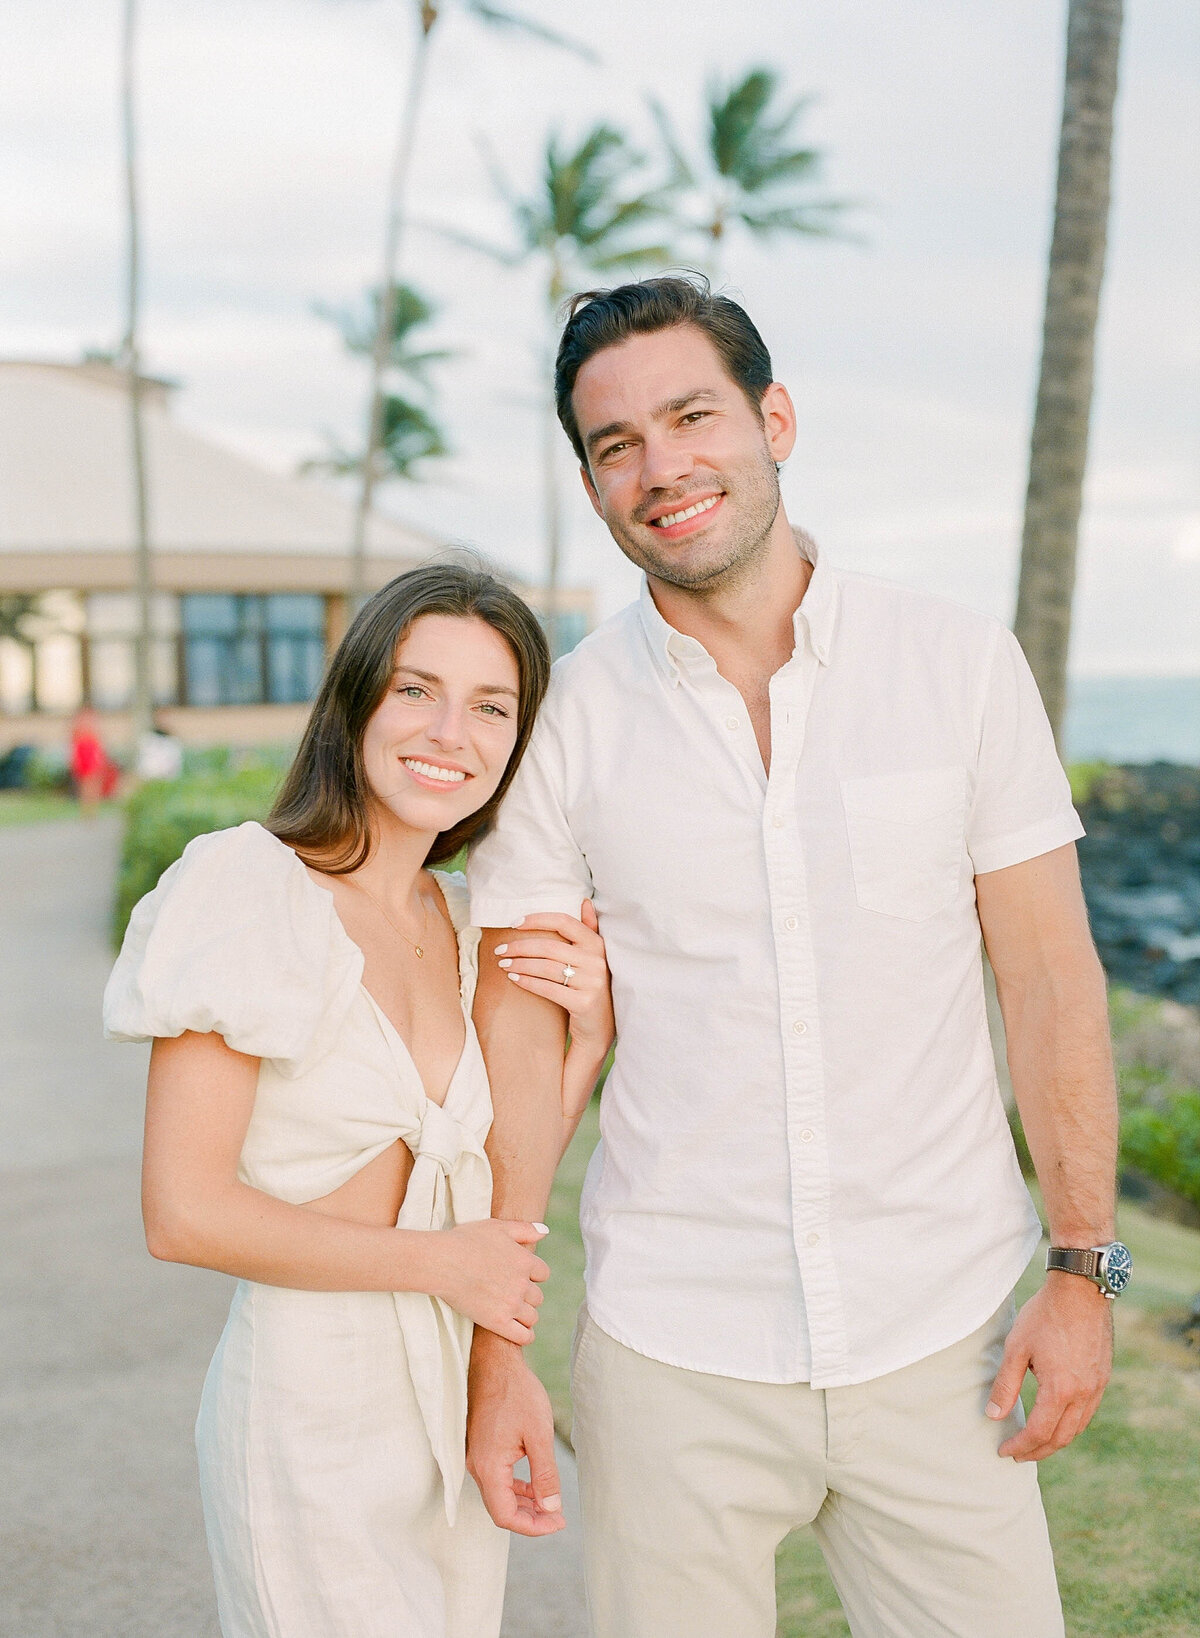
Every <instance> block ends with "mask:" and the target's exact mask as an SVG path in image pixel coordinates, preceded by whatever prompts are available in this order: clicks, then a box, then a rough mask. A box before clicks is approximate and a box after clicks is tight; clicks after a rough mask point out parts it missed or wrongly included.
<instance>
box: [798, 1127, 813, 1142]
mask: <svg viewBox="0 0 1200 1638" xmlns="http://www.w3.org/2000/svg"><path fill="white" fill-rule="evenodd" d="M812 1140H813V1134H812V1133H811V1132H810V1131H809V1129H808V1127H807V1126H806V1127H805V1128H804V1130H803V1131H802V1132H801V1134H800V1141H801V1143H811V1142H812Z"/></svg>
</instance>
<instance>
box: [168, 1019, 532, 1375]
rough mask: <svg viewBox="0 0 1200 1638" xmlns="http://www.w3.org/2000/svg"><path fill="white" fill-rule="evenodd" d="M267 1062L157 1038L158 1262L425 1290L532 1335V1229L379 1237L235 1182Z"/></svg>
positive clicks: (365, 1287) (283, 1282) (309, 1286)
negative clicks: (261, 1064)
mask: <svg viewBox="0 0 1200 1638" xmlns="http://www.w3.org/2000/svg"><path fill="white" fill-rule="evenodd" d="M259 1062H260V1060H259V1059H257V1058H251V1057H247V1056H246V1055H245V1054H244V1053H241V1052H235V1051H233V1050H232V1048H230V1047H228V1046H227V1045H226V1044H225V1042H224V1040H223V1039H222V1038H221V1036H219V1035H196V1034H193V1033H190V1032H188V1033H185V1034H183V1035H181V1036H179V1037H178V1038H177V1039H175V1040H157V1041H155V1043H154V1050H153V1052H152V1054H151V1058H150V1078H149V1083H148V1086H147V1092H146V1144H145V1153H144V1159H143V1164H142V1214H143V1218H144V1220H145V1225H146V1244H147V1246H148V1247H149V1249H150V1252H151V1255H152V1256H155V1257H158V1258H162V1259H164V1260H166V1261H168V1262H178V1263H191V1264H195V1265H197V1266H199V1267H203V1268H215V1269H218V1270H219V1271H220V1272H222V1273H225V1274H233V1275H236V1276H237V1277H238V1278H240V1279H247V1280H255V1281H260V1282H262V1283H263V1284H266V1285H278V1286H287V1287H291V1288H292V1289H295V1290H301V1291H423V1292H427V1293H429V1294H430V1295H432V1296H438V1297H442V1298H444V1300H445V1301H446V1302H448V1303H449V1304H450V1305H451V1306H452V1307H453V1308H456V1309H458V1310H459V1311H460V1312H461V1313H464V1314H466V1315H468V1316H469V1317H470V1318H471V1319H473V1320H474V1321H475V1322H476V1324H479V1325H483V1326H485V1327H486V1328H487V1329H489V1330H493V1331H496V1332H497V1333H498V1334H499V1335H500V1336H503V1337H507V1338H508V1339H509V1340H510V1341H512V1342H517V1343H525V1342H528V1341H529V1340H530V1338H531V1337H532V1335H533V1331H532V1327H533V1323H534V1321H535V1319H536V1317H537V1313H536V1310H537V1306H538V1304H540V1302H541V1300H542V1294H541V1291H540V1289H539V1286H538V1283H537V1282H539V1281H541V1280H544V1279H545V1278H546V1276H547V1273H548V1272H549V1271H548V1269H547V1268H546V1265H545V1263H543V1262H542V1261H541V1259H540V1258H539V1257H537V1256H535V1255H534V1253H533V1252H532V1251H531V1250H530V1249H528V1248H529V1247H530V1246H532V1245H533V1244H534V1243H535V1242H536V1241H537V1240H539V1239H540V1238H541V1232H542V1231H541V1230H539V1229H538V1228H536V1227H535V1226H534V1225H533V1224H530V1223H521V1222H508V1223H497V1222H482V1223H463V1224H459V1225H458V1226H456V1227H455V1228H452V1229H443V1230H436V1231H422V1230H415V1229H397V1228H379V1227H373V1226H371V1225H369V1224H365V1223H352V1222H349V1221H346V1220H345V1219H342V1218H338V1217H332V1216H329V1215H327V1214H325V1213H323V1212H314V1211H309V1210H308V1209H307V1208H306V1207H304V1206H295V1205H291V1204H289V1203H288V1202H287V1201H284V1200H277V1199H275V1198H274V1197H273V1196H272V1195H268V1194H264V1193H263V1192H262V1191H261V1190H259V1189H253V1188H251V1187H250V1186H249V1185H248V1184H245V1183H243V1182H241V1181H240V1180H239V1178H238V1176H237V1166H238V1158H239V1156H240V1154H241V1150H242V1144H243V1142H244V1141H245V1136H246V1130H247V1128H248V1126H249V1124H250V1115H251V1112H252V1110H253V1107H254V1093H255V1087H256V1085H257V1082H258V1069H259Z"/></svg>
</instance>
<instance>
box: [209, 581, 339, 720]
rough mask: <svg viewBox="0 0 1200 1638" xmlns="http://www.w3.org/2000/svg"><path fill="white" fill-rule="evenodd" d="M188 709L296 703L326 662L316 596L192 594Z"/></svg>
mask: <svg viewBox="0 0 1200 1638" xmlns="http://www.w3.org/2000/svg"><path fill="white" fill-rule="evenodd" d="M183 638H184V676H185V679H186V688H187V702H188V704H189V705H259V704H262V703H264V702H269V703H271V704H276V705H292V704H301V703H303V702H304V701H306V700H310V699H312V697H313V695H314V694H315V693H316V691H317V686H318V684H319V683H320V680H321V668H322V666H323V664H324V659H325V606H324V600H323V599H322V598H321V597H319V596H310V595H307V594H300V593H291V592H287V593H272V594H270V595H268V596H266V597H260V596H254V595H246V594H241V593H234V592H198V593H194V594H191V595H188V596H186V597H184V598H183Z"/></svg>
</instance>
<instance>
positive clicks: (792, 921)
mask: <svg viewBox="0 0 1200 1638" xmlns="http://www.w3.org/2000/svg"><path fill="white" fill-rule="evenodd" d="M783 925H784V926H785V927H786V928H787V930H788V932H789V933H794V932H795V931H796V929H797V927H799V925H800V923H799V922H798V921H797V920H796V918H795V916H789V917H788V919H787V920H786V921H785V922H784V924H783Z"/></svg>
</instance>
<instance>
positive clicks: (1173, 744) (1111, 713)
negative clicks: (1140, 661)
mask: <svg viewBox="0 0 1200 1638" xmlns="http://www.w3.org/2000/svg"><path fill="white" fill-rule="evenodd" d="M1063 756H1064V760H1065V761H1067V762H1186V763H1190V764H1191V765H1193V766H1196V765H1200V676H1196V677H1073V678H1072V679H1071V680H1070V682H1069V684H1068V689H1067V720H1066V723H1065V725H1064V728H1063Z"/></svg>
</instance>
